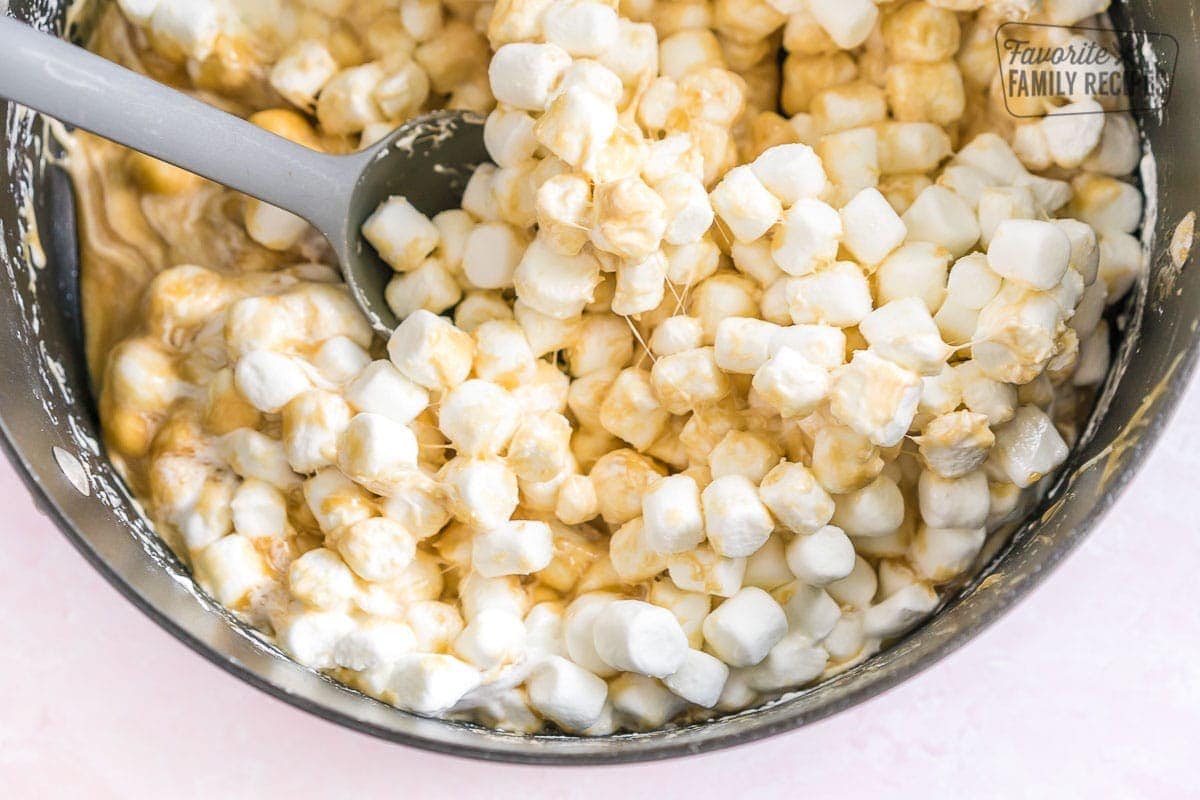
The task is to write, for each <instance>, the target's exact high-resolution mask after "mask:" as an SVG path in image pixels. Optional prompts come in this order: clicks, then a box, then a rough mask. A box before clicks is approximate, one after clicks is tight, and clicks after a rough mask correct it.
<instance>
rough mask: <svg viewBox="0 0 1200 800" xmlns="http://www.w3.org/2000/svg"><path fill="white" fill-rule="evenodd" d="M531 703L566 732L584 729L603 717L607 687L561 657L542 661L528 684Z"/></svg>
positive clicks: (587, 672)
mask: <svg viewBox="0 0 1200 800" xmlns="http://www.w3.org/2000/svg"><path fill="white" fill-rule="evenodd" d="M526 689H527V690H528V692H529V703H530V705H532V706H533V707H534V709H536V710H537V712H538V713H539V714H541V715H542V716H544V717H545V718H546V719H549V720H550V721H551V722H554V723H555V724H557V725H559V726H561V727H563V728H565V729H566V730H582V729H584V728H587V727H588V726H590V725H592V724H593V723H595V722H596V720H598V719H599V718H600V714H601V712H602V711H603V710H604V702H605V700H606V699H607V698H608V684H606V683H605V682H604V681H603V680H602V679H600V678H598V677H597V676H596V675H595V674H593V673H591V672H589V671H587V670H586V669H584V668H583V667H580V666H578V665H576V664H574V663H572V662H571V661H568V660H567V659H565V658H561V657H559V656H550V657H549V658H547V659H546V660H545V661H543V662H542V663H541V664H540V665H539V666H538V668H537V669H536V670H534V672H533V674H532V675H530V677H529V680H528V681H527V683H526Z"/></svg>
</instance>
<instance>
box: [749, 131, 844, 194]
mask: <svg viewBox="0 0 1200 800" xmlns="http://www.w3.org/2000/svg"><path fill="white" fill-rule="evenodd" d="M750 167H751V169H752V170H754V174H755V176H756V177H757V178H758V179H759V181H761V182H762V184H763V186H765V187H767V189H768V190H769V191H770V192H771V194H773V195H775V196H776V197H778V198H779V201H780V202H781V203H783V204H784V205H786V206H789V207H790V206H793V205H795V204H796V203H797V202H798V201H799V200H801V199H802V198H815V197H819V196H820V195H821V193H822V192H823V191H824V190H825V187H826V185H827V184H828V181H827V179H826V177H825V168H824V167H823V166H822V165H821V159H820V158H819V157H817V154H816V153H815V152H813V149H812V148H811V147H809V146H808V145H804V144H781V145H777V146H775V147H770V148H768V149H766V150H764V151H763V152H762V153H761V154H760V155H759V156H758V158H756V159H754V161H753V162H752V163H751V164H750Z"/></svg>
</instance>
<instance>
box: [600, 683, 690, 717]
mask: <svg viewBox="0 0 1200 800" xmlns="http://www.w3.org/2000/svg"><path fill="white" fill-rule="evenodd" d="M608 691H609V700H610V701H611V702H612V707H613V712H614V714H615V715H616V717H617V718H618V719H620V720H621V725H622V726H623V727H627V728H632V729H634V730H654V729H656V728H661V727H662V726H663V725H666V724H667V721H668V720H670V719H671V718H672V717H674V716H676V715H677V714H679V712H680V711H682V710H683V709H684V707H685V705H686V703H684V701H683V700H682V699H680V698H679V697H677V696H676V695H674V694H672V693H671V692H670V691H669V690H667V688H666V687H664V686H663V685H662V683H660V682H659V681H657V680H654V679H653V678H648V677H646V676H644V675H637V674H634V673H625V674H624V675H621V676H620V677H618V678H617V679H616V680H614V681H613V682H612V684H611V685H610V686H609V690H608Z"/></svg>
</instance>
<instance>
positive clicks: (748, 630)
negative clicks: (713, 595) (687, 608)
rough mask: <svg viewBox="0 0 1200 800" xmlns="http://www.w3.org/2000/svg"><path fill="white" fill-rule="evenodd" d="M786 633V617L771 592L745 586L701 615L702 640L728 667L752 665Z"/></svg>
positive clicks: (762, 657) (769, 650) (763, 656)
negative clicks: (703, 615)
mask: <svg viewBox="0 0 1200 800" xmlns="http://www.w3.org/2000/svg"><path fill="white" fill-rule="evenodd" d="M786 633H787V616H786V615H785V614H784V613H783V608H782V607H781V606H780V605H779V604H778V603H776V602H775V600H774V599H773V598H772V597H771V595H769V594H767V593H766V592H764V591H763V590H762V589H759V588H757V587H754V586H748V587H746V588H744V589H742V590H741V591H739V592H738V593H737V594H735V595H733V596H732V597H730V598H729V599H728V600H726V601H725V602H723V603H722V604H721V605H720V606H718V607H717V609H716V610H715V611H713V612H712V613H711V614H709V615H708V616H707V617H705V618H704V640H705V642H706V643H707V644H708V647H709V649H710V650H711V651H712V652H713V654H714V655H715V656H716V657H717V658H719V659H721V660H722V661H724V662H725V663H726V664H728V665H729V666H731V667H752V666H754V665H755V664H757V663H759V662H760V661H762V660H763V659H764V658H766V656H767V654H768V653H769V652H771V648H772V647H774V646H775V645H776V644H778V643H779V640H780V639H782V638H783V637H784V634H786Z"/></svg>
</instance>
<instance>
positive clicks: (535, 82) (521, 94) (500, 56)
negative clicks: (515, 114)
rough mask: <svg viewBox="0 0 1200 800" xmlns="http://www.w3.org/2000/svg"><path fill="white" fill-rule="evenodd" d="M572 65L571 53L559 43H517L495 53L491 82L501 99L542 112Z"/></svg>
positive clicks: (509, 103) (489, 75)
mask: <svg viewBox="0 0 1200 800" xmlns="http://www.w3.org/2000/svg"><path fill="white" fill-rule="evenodd" d="M570 65H571V56H570V55H569V54H568V53H567V52H566V51H565V50H563V49H562V48H561V47H559V46H558V45H555V44H531V43H527V42H514V43H512V44H506V45H503V46H502V47H500V48H499V49H497V50H496V52H495V53H494V54H493V55H492V60H491V62H490V63H489V64H488V81H489V83H490V84H491V87H492V94H493V96H495V98H496V100H498V101H499V102H501V103H505V104H507V105H510V106H513V107H514V108H519V109H523V110H525V111H534V112H539V113H540V112H542V111H543V110H545V108H546V104H547V103H548V102H549V101H550V94H551V92H552V91H553V90H554V88H555V87H556V86H557V85H558V81H559V79H560V78H561V77H562V74H563V73H564V72H566V70H567V67H569V66H570Z"/></svg>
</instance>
